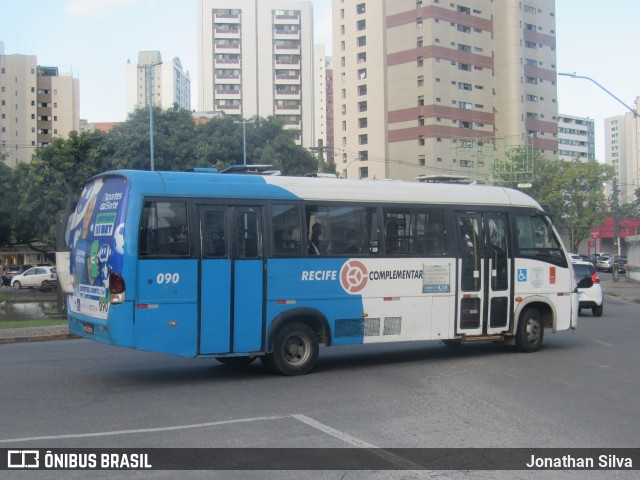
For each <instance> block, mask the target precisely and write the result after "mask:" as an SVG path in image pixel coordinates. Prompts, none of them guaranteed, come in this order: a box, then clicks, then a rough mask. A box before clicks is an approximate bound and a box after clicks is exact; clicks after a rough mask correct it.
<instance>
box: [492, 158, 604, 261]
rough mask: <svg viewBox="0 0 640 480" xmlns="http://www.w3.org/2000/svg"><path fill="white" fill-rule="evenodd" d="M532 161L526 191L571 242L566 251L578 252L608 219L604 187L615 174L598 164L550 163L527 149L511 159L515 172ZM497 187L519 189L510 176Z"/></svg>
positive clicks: (504, 177) (560, 161)
mask: <svg viewBox="0 0 640 480" xmlns="http://www.w3.org/2000/svg"><path fill="white" fill-rule="evenodd" d="M527 155H529V156H530V155H533V158H531V157H527ZM531 160H533V174H532V179H531V188H530V189H527V190H524V191H525V192H526V193H527V194H529V195H530V196H532V197H533V198H534V199H535V200H537V201H538V203H539V204H540V205H542V206H543V207H544V208H545V210H547V212H548V213H549V214H550V215H551V217H552V218H553V221H554V223H555V225H556V228H558V229H559V230H560V231H561V233H563V234H564V235H565V237H566V238H568V239H569V245H568V246H567V247H568V248H569V249H570V250H571V251H574V252H575V251H577V250H578V247H579V245H580V243H581V242H582V241H583V240H584V239H585V238H588V237H589V233H590V231H591V228H593V227H594V226H597V225H600V224H602V222H604V220H605V218H606V198H605V191H604V187H603V183H604V182H606V181H608V180H610V179H612V178H613V175H614V171H613V169H612V168H611V167H610V166H609V165H603V164H601V163H598V162H580V161H577V160H576V161H564V160H547V159H545V158H544V156H543V155H542V154H541V153H540V152H539V151H534V152H533V153H532V152H530V151H527V150H526V149H515V150H513V151H512V152H511V153H510V155H509V161H510V162H511V163H512V166H513V169H514V170H520V169H521V168H520V167H519V166H520V165H522V164H523V163H525V162H530V161H531ZM496 183H498V184H501V185H505V186H509V187H512V188H513V187H517V185H515V184H514V183H515V182H513V181H511V179H510V178H509V177H508V176H502V177H501V176H498V177H497V179H496Z"/></svg>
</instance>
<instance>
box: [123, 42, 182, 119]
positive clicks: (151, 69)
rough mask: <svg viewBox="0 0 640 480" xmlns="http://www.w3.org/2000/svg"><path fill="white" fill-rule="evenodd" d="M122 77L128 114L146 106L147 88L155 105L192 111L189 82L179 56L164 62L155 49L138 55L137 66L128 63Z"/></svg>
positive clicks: (147, 101)
mask: <svg viewBox="0 0 640 480" xmlns="http://www.w3.org/2000/svg"><path fill="white" fill-rule="evenodd" d="M149 73H151V83H150V82H149ZM125 75H126V85H127V87H126V92H127V93H126V99H127V100H126V101H127V113H131V112H133V111H134V110H135V109H136V108H144V107H146V106H147V105H149V88H150V87H151V88H152V90H151V94H152V96H153V105H154V106H156V107H161V108H162V109H165V110H166V109H168V108H171V107H173V106H174V104H175V105H178V107H179V108H183V109H185V110H191V79H190V77H189V72H185V71H184V69H183V68H182V63H181V62H180V59H179V58H178V57H175V58H173V59H172V60H170V61H164V62H163V61H162V56H161V54H160V52H159V51H157V50H151V51H142V52H138V63H131V62H127V65H126V67H125Z"/></svg>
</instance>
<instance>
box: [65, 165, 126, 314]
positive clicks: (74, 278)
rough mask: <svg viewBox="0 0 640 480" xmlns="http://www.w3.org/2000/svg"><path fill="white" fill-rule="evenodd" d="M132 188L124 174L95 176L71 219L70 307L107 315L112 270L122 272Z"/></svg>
mask: <svg viewBox="0 0 640 480" xmlns="http://www.w3.org/2000/svg"><path fill="white" fill-rule="evenodd" d="M128 187H129V184H128V183H127V181H126V179H125V178H123V177H116V176H114V177H99V178H96V179H94V180H93V181H91V182H90V183H89V184H87V186H86V187H85V188H84V190H83V192H82V195H81V196H80V200H79V201H78V205H77V206H76V209H75V211H74V212H73V214H72V215H71V217H70V218H69V221H68V223H67V231H66V234H65V241H66V244H67V246H68V247H69V248H70V249H71V250H72V252H73V255H72V257H71V258H70V262H69V274H70V280H71V286H70V287H71V289H72V295H71V298H70V308H72V309H73V311H75V312H78V313H83V314H86V315H89V316H92V317H97V318H106V317H107V313H108V306H109V277H110V273H111V272H112V271H114V270H115V271H117V272H121V271H122V258H123V254H124V221H125V212H126V203H127V198H128Z"/></svg>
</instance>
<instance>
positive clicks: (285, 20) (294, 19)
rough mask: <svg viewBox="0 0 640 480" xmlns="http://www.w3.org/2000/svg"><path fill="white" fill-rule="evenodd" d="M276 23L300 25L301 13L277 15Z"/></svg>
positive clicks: (274, 22)
mask: <svg viewBox="0 0 640 480" xmlns="http://www.w3.org/2000/svg"><path fill="white" fill-rule="evenodd" d="M273 24H274V25H300V15H275V16H274V17H273Z"/></svg>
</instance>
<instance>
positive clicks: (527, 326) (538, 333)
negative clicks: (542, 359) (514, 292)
mask: <svg viewBox="0 0 640 480" xmlns="http://www.w3.org/2000/svg"><path fill="white" fill-rule="evenodd" d="M543 337H544V323H543V320H542V314H541V313H540V311H539V310H537V309H535V308H529V309H527V310H526V311H525V312H524V313H523V314H522V316H521V317H520V322H519V324H518V332H517V334H516V348H517V349H518V350H519V351H521V352H525V353H531V352H535V351H537V350H539V349H540V346H541V345H542V339H543Z"/></svg>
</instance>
